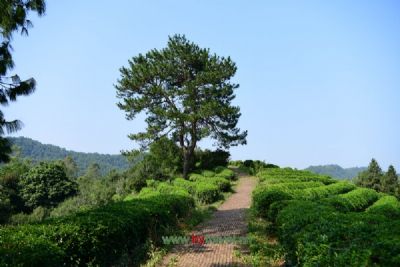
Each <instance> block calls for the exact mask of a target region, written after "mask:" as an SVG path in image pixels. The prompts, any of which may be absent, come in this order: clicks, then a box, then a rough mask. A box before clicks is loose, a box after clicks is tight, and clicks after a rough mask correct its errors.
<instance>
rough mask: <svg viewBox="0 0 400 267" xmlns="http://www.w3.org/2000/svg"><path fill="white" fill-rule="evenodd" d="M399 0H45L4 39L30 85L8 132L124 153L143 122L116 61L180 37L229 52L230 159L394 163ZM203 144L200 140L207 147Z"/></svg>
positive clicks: (11, 114) (399, 144)
mask: <svg viewBox="0 0 400 267" xmlns="http://www.w3.org/2000/svg"><path fill="white" fill-rule="evenodd" d="M399 14H400V2H398V1H234V0H229V1H228V0H219V1H215V0H214V1H211V0H209V1H189V0H181V1H177V0H170V1H161V0H160V1H128V0H127V1H94V0H91V1H89V0H87V1H78V0H74V1H55V0H48V1H47V12H46V15H45V16H44V17H42V18H36V17H32V19H33V22H34V27H33V28H32V29H31V30H30V34H29V36H28V37H20V36H17V35H15V37H14V40H13V47H14V59H15V63H16V68H15V69H14V72H16V73H18V74H19V75H20V76H21V78H29V77H34V78H35V79H36V80H37V84H38V85H37V91H36V92H35V93H34V94H32V95H30V96H28V97H24V98H20V99H19V100H18V102H16V103H13V104H11V105H10V106H9V107H7V108H2V109H3V110H4V112H5V115H6V116H7V118H8V119H13V118H18V119H21V120H22V121H23V122H24V124H25V127H24V128H23V130H21V131H20V132H18V133H17V134H16V135H17V136H19V135H23V136H27V137H31V138H33V139H36V140H39V141H41V142H43V143H50V144H55V145H59V146H62V147H65V148H67V149H72V150H76V151H85V152H100V153H118V152H119V151H120V150H121V149H129V148H133V147H134V144H133V143H132V141H130V140H129V139H128V138H127V135H128V134H129V133H131V132H137V131H139V130H141V129H143V127H144V123H143V121H142V119H143V117H141V118H140V117H139V118H138V119H136V120H134V121H127V120H125V114H124V113H123V112H122V111H121V110H119V109H118V108H117V106H116V102H117V101H118V100H117V98H116V91H115V88H114V86H113V85H114V84H115V83H116V81H117V79H118V78H119V68H120V67H121V66H124V65H126V64H127V61H128V59H129V58H131V57H132V56H135V55H137V54H139V53H145V52H147V51H148V50H150V49H152V48H163V47H164V46H165V45H166V42H167V39H168V35H173V34H175V33H179V34H185V35H186V37H187V38H188V39H189V40H191V41H193V42H195V43H197V44H198V45H200V46H201V47H207V48H210V49H211V51H212V52H215V53H217V54H218V55H220V56H230V57H231V58H232V59H233V60H234V61H235V62H236V64H237V66H238V71H237V74H236V76H235V77H234V79H233V81H235V82H237V83H239V84H240V88H239V89H238V90H237V91H236V95H237V98H236V100H235V104H236V105H239V106H240V107H241V111H242V114H243V115H242V117H241V120H240V123H239V126H240V127H241V128H242V129H246V130H248V131H249V135H248V145H247V146H241V147H235V148H232V149H231V153H232V158H234V159H247V158H251V159H261V160H266V161H268V162H273V163H276V164H279V165H283V166H292V167H297V168H304V167H307V166H309V165H317V164H328V163H337V164H340V165H342V166H344V167H350V166H365V165H367V164H368V162H369V161H370V159H371V158H372V157H375V158H376V159H377V160H378V162H380V163H381V165H382V167H384V168H386V167H387V166H388V165H389V164H394V165H395V167H397V169H398V170H399V169H400V138H399V130H400V124H399V117H400V106H399V100H400V34H399V29H400V16H399ZM208 143H209V142H204V143H203V145H205V146H207V145H208Z"/></svg>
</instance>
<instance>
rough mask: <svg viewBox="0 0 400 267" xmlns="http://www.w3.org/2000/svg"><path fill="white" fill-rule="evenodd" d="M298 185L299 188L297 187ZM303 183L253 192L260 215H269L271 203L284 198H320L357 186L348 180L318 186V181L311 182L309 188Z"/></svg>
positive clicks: (268, 187) (270, 187)
mask: <svg viewBox="0 0 400 267" xmlns="http://www.w3.org/2000/svg"><path fill="white" fill-rule="evenodd" d="M296 187H297V188H296ZM302 187H303V186H302V183H292V184H291V185H288V186H285V185H284V184H283V185H281V184H279V185H277V186H267V187H265V186H261V187H259V188H257V189H256V190H255V191H254V192H253V205H254V208H255V210H256V212H257V213H258V214H259V215H260V216H264V217H265V216H267V214H268V209H269V207H270V205H271V204H272V203H274V202H276V201H282V200H291V199H296V200H318V199H322V198H325V197H328V196H332V195H335V194H340V193H345V192H348V191H351V190H353V189H354V188H355V186H354V185H353V184H351V183H348V182H338V183H334V184H330V185H324V186H318V182H317V183H315V182H311V183H310V184H309V185H307V188H304V189H301V188H302Z"/></svg>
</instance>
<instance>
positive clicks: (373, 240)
mask: <svg viewBox="0 0 400 267" xmlns="http://www.w3.org/2000/svg"><path fill="white" fill-rule="evenodd" d="M280 204H281V205H283V207H282V208H281V210H280V212H279V213H278V215H277V218H276V228H277V229H278V239H279V242H280V244H281V245H282V246H283V247H284V248H285V251H286V252H287V259H286V262H287V263H288V264H289V265H296V266H400V256H399V255H400V224H399V223H398V222H397V221H396V220H388V219H387V217H384V216H381V215H379V214H370V213H363V212H358V213H355V212H349V213H342V212H338V211H336V209H335V208H334V207H332V206H328V205H323V204H320V203H317V202H312V201H299V200H296V201H287V202H282V203H280ZM271 210H272V208H271Z"/></svg>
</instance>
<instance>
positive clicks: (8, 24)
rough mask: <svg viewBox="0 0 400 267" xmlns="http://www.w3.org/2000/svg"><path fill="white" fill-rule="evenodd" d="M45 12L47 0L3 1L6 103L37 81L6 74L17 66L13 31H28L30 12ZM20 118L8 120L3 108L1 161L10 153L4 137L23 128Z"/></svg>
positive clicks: (2, 101) (0, 86)
mask: <svg viewBox="0 0 400 267" xmlns="http://www.w3.org/2000/svg"><path fill="white" fill-rule="evenodd" d="M31 11H33V12H36V13H37V14H38V15H39V16H40V15H43V14H44V11H45V3H44V0H27V1H22V0H10V1H1V2H0V39H1V44H0V105H2V106H7V105H8V104H9V103H10V102H14V101H16V100H17V98H18V97H19V96H21V95H29V94H31V93H32V92H33V91H34V90H35V86H36V82H35V80H34V79H33V78H30V79H27V80H24V81H22V80H21V79H20V77H19V76H18V75H16V74H15V75H13V76H11V77H7V76H6V75H7V74H8V73H9V72H10V70H11V69H12V68H13V67H14V62H13V58H12V55H11V51H12V47H11V44H10V42H11V40H12V34H13V32H15V31H18V30H21V33H23V34H28V27H30V26H32V22H31V21H30V20H29V19H28V17H27V16H28V13H29V12H31ZM21 125H22V124H21V122H20V121H19V120H13V121H7V120H6V119H5V117H4V113H3V112H2V111H1V110H0V163H1V162H8V160H9V154H10V153H11V143H10V142H9V141H8V140H7V139H5V138H3V135H4V133H5V132H8V133H13V132H16V131H18V130H19V129H20V128H21Z"/></svg>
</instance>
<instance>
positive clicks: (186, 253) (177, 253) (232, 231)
mask: <svg viewBox="0 0 400 267" xmlns="http://www.w3.org/2000/svg"><path fill="white" fill-rule="evenodd" d="M256 183H257V182H256V178H254V177H250V176H244V175H240V178H239V182H238V185H237V187H236V192H235V193H233V194H232V195H231V196H230V197H229V198H228V199H227V200H226V201H225V202H224V203H223V204H222V205H221V206H220V207H219V208H218V210H217V211H215V212H214V214H213V216H212V217H211V219H210V220H208V221H206V222H204V223H202V224H200V225H198V227H196V229H195V231H194V234H195V235H204V236H245V235H246V233H247V222H246V220H245V213H246V209H248V208H249V207H250V205H251V193H252V191H253V189H254V187H255V186H256ZM235 248H236V249H243V248H241V247H240V245H235V244H204V245H196V244H194V245H192V244H190V245H179V246H175V247H174V248H173V249H172V251H171V252H170V253H169V254H168V255H167V256H166V257H165V258H164V259H163V261H162V264H161V266H164V267H166V266H176V267H203V266H204V267H205V266H207V267H217V266H218V267H226V266H246V265H244V264H242V263H241V262H240V261H239V260H238V259H236V258H235V256H234V249H235Z"/></svg>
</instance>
